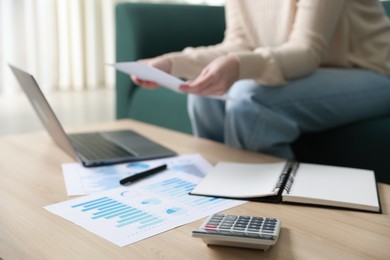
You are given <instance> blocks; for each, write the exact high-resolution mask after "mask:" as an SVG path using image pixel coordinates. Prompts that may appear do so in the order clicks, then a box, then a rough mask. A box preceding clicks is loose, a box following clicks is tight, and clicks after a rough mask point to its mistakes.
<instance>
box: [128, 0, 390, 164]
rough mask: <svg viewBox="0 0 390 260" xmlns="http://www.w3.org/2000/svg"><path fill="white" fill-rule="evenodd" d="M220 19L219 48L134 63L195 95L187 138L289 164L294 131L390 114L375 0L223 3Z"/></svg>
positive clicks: (387, 39) (388, 51)
mask: <svg viewBox="0 0 390 260" xmlns="http://www.w3.org/2000/svg"><path fill="white" fill-rule="evenodd" d="M225 13H226V31H225V37H224V40H223V42H222V43H220V44H217V45H214V46H207V47H198V48H190V47H189V48H186V49H185V50H183V51H182V52H175V53H168V54H165V55H162V56H159V57H155V58H152V59H148V60H143V62H145V63H148V64H149V65H151V66H154V67H156V68H159V69H161V70H163V71H165V72H168V73H171V74H173V75H175V76H178V77H183V78H187V79H190V80H189V81H187V82H186V83H185V84H183V85H182V86H181V87H180V88H181V90H182V91H184V92H186V93H190V94H194V95H190V96H189V114H190V118H191V122H192V126H193V130H194V133H195V134H196V135H198V136H201V137H206V138H209V139H213V140H217V141H220V142H224V143H226V144H228V145H230V146H233V147H237V148H242V149H247V150H251V151H258V152H263V153H267V154H271V155H276V156H279V157H284V158H286V159H293V157H294V155H293V152H292V150H291V148H290V143H291V142H293V141H294V140H295V139H296V138H297V137H298V136H299V135H300V134H301V133H307V132H316V131H322V130H325V129H328V128H333V127H336V126H340V125H343V124H348V123H352V122H355V121H358V120H364V119H367V118H370V117H374V116H380V115H384V114H387V113H390V77H389V75H390V22H389V19H388V18H387V16H386V15H385V13H384V10H383V7H382V5H381V3H380V2H379V1H378V0H371V1H367V0H227V1H226V5H225ZM132 79H133V81H135V83H137V84H139V85H140V86H143V87H149V88H155V87H157V84H156V83H154V82H148V81H143V80H142V79H139V78H136V77H135V76H133V77H132ZM223 94H226V95H227V96H228V97H229V98H228V99H227V100H226V101H223V100H218V99H211V98H208V97H204V96H207V95H223Z"/></svg>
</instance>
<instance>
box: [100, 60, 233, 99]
mask: <svg viewBox="0 0 390 260" xmlns="http://www.w3.org/2000/svg"><path fill="white" fill-rule="evenodd" d="M107 65H110V66H113V67H114V68H115V69H117V70H119V71H121V72H123V73H126V74H128V75H135V76H137V77H138V78H140V79H142V80H147V81H151V82H156V83H158V84H159V85H161V86H162V87H165V88H168V89H170V90H172V91H175V92H178V93H183V92H182V91H180V90H179V87H180V86H181V85H182V84H184V83H185V81H183V80H182V79H179V78H176V77H174V76H172V75H170V74H168V73H166V72H164V71H162V70H159V69H157V68H154V67H152V66H149V65H147V64H145V63H142V62H136V61H132V62H118V63H115V64H107ZM207 97H209V98H215V99H222V100H226V99H228V97H227V96H207Z"/></svg>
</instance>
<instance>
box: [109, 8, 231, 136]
mask: <svg viewBox="0 0 390 260" xmlns="http://www.w3.org/2000/svg"><path fill="white" fill-rule="evenodd" d="M115 12H116V21H115V23H116V60H117V61H118V62H120V61H134V60H138V59H141V58H148V57H154V56H157V55H161V54H164V53H168V52H172V51H180V50H182V49H184V48H185V47H187V46H206V45H212V44H216V43H219V42H221V41H222V39H223V33H224V29H225V20H224V9H223V7H221V6H203V5H184V4H145V3H122V4H118V5H117V6H116V10H115ZM146 91H147V90H144V89H141V88H138V87H137V86H135V85H134V84H133V83H132V82H131V80H130V78H129V77H128V76H127V75H125V74H122V73H120V72H117V73H116V117H117V118H134V119H139V120H142V121H146V122H150V123H154V124H159V125H162V126H165V127H168V128H172V129H175V128H178V129H176V130H181V131H185V132H189V131H190V129H189V128H190V125H189V119H188V115H187V111H186V102H185V101H186V100H183V99H184V98H185V95H180V94H177V93H167V91H169V90H165V89H159V90H155V91H148V92H146ZM150 92H153V93H150ZM136 96H142V98H143V99H144V100H143V101H144V103H146V102H145V101H147V104H145V106H151V105H152V103H150V102H152V100H153V98H157V96H159V99H160V100H163V101H160V102H159V103H158V104H160V103H162V102H166V104H169V105H168V106H164V105H163V104H160V105H161V109H163V110H164V111H165V115H167V116H166V118H165V119H161V118H153V113H152V112H150V113H149V112H148V111H150V110H153V109H150V108H149V109H148V110H144V109H143V108H142V107H141V103H142V102H141V101H140V99H138V100H136V98H135V97H136ZM175 102H179V104H178V106H180V107H177V106H176V103H175ZM158 104H157V105H158ZM183 110H184V111H183ZM164 111H163V112H164ZM171 111H174V112H175V113H181V115H180V116H178V117H176V118H175V117H174V116H172V115H175V113H174V114H171ZM140 113H142V114H140ZM145 113H149V114H145ZM159 114H160V116H161V111H159ZM170 114H171V116H169V115H170ZM154 117H156V115H154ZM177 118H185V119H184V120H185V121H186V122H184V123H182V124H181V123H180V122H178V123H179V124H180V125H177V123H176V122H174V121H173V120H178V119H177ZM166 120H168V121H169V120H171V122H165V121H166Z"/></svg>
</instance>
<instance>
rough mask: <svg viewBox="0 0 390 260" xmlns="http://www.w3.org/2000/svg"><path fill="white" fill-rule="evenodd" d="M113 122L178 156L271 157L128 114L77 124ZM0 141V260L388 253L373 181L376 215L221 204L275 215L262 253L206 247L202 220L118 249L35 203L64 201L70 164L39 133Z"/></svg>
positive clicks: (386, 203) (385, 202) (387, 229)
mask: <svg viewBox="0 0 390 260" xmlns="http://www.w3.org/2000/svg"><path fill="white" fill-rule="evenodd" d="M120 128H127V129H134V130H136V131H138V132H140V133H142V134H144V135H145V136H148V137H149V138H150V139H153V140H155V141H157V142H160V143H161V144H163V145H166V146H167V147H170V148H171V149H173V150H175V151H177V152H178V153H180V154H184V153H201V154H202V155H203V156H204V157H205V158H206V159H207V160H208V161H209V162H210V163H212V164H214V163H216V162H217V161H219V160H231V161H239V162H274V161H277V160H278V159H276V158H273V157H268V156H265V155H261V154H257V153H251V152H246V151H241V150H237V149H231V148H228V147H225V146H223V145H221V144H217V143H214V142H211V141H207V140H202V139H199V138H196V137H192V136H189V135H185V134H182V133H177V132H174V131H170V130H167V129H162V128H159V127H155V126H151V125H146V124H143V123H139V122H135V121H130V120H123V121H118V122H114V123H109V124H101V125H95V126H93V127H92V126H91V127H85V128H82V129H77V130H88V131H89V130H112V129H120ZM72 130H74V129H72ZM0 147H1V156H0V172H1V177H2V179H1V182H0V197H1V198H0V208H1V214H0V259H1V258H3V259H4V260H5V259H255V258H256V259H259V258H261V259H389V258H390V249H389V247H390V217H389V211H390V186H389V185H386V184H379V190H380V191H379V192H380V197H381V202H382V207H383V211H384V213H383V214H374V213H363V212H356V211H347V210H337V209H327V208H316V207H305V206H297V205H282V204H269V203H259V202H249V203H246V204H244V205H241V206H238V207H235V208H232V209H229V210H227V211H226V213H231V214H243V215H261V216H268V217H276V218H279V219H280V220H281V221H282V230H281V234H280V238H279V241H278V243H277V244H276V245H275V246H273V247H271V249H270V250H269V251H268V252H262V251H258V250H251V249H240V248H229V247H218V246H210V247H208V246H206V245H205V244H204V243H203V242H202V241H201V240H200V239H196V238H192V237H191V231H192V230H194V229H196V228H198V227H199V225H200V224H201V223H202V221H203V219H202V220H198V221H196V222H193V223H191V224H188V225H184V226H181V227H178V228H175V229H173V230H170V231H167V232H165V233H162V234H159V235H156V236H154V237H151V238H148V239H145V240H143V241H140V242H137V243H135V244H132V245H129V246H126V247H123V248H121V247H118V246H116V245H114V244H111V243H110V242H107V241H106V240H104V239H103V238H100V237H98V236H96V235H94V234H92V233H90V232H88V231H86V230H84V229H83V228H81V227H79V226H77V225H74V224H72V223H70V222H68V221H67V220H65V219H63V218H60V217H58V216H56V215H54V214H51V213H49V212H48V211H46V210H44V209H43V207H44V206H47V205H50V204H53V203H57V202H61V201H65V200H68V199H69V197H68V196H67V195H66V190H65V185H64V180H63V175H62V172H61V168H60V165H61V163H65V162H72V160H71V158H70V157H69V156H67V155H66V154H65V153H64V152H63V151H62V150H60V149H59V148H58V147H57V146H56V145H55V144H54V143H53V141H52V140H51V139H50V138H49V136H48V135H47V134H46V133H44V132H41V133H33V134H25V135H17V136H8V137H2V138H0Z"/></svg>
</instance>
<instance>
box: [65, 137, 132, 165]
mask: <svg viewBox="0 0 390 260" xmlns="http://www.w3.org/2000/svg"><path fill="white" fill-rule="evenodd" d="M69 138H70V140H71V142H72V144H73V145H74V147H75V149H76V151H77V152H78V153H80V154H81V155H83V156H84V157H86V158H87V159H89V160H100V159H110V158H120V157H128V156H131V153H129V152H128V151H126V150H124V149H123V148H121V147H119V146H118V145H116V144H114V143H113V142H111V141H109V140H107V139H105V138H104V137H103V136H102V135H100V134H99V133H85V134H74V135H69Z"/></svg>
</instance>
